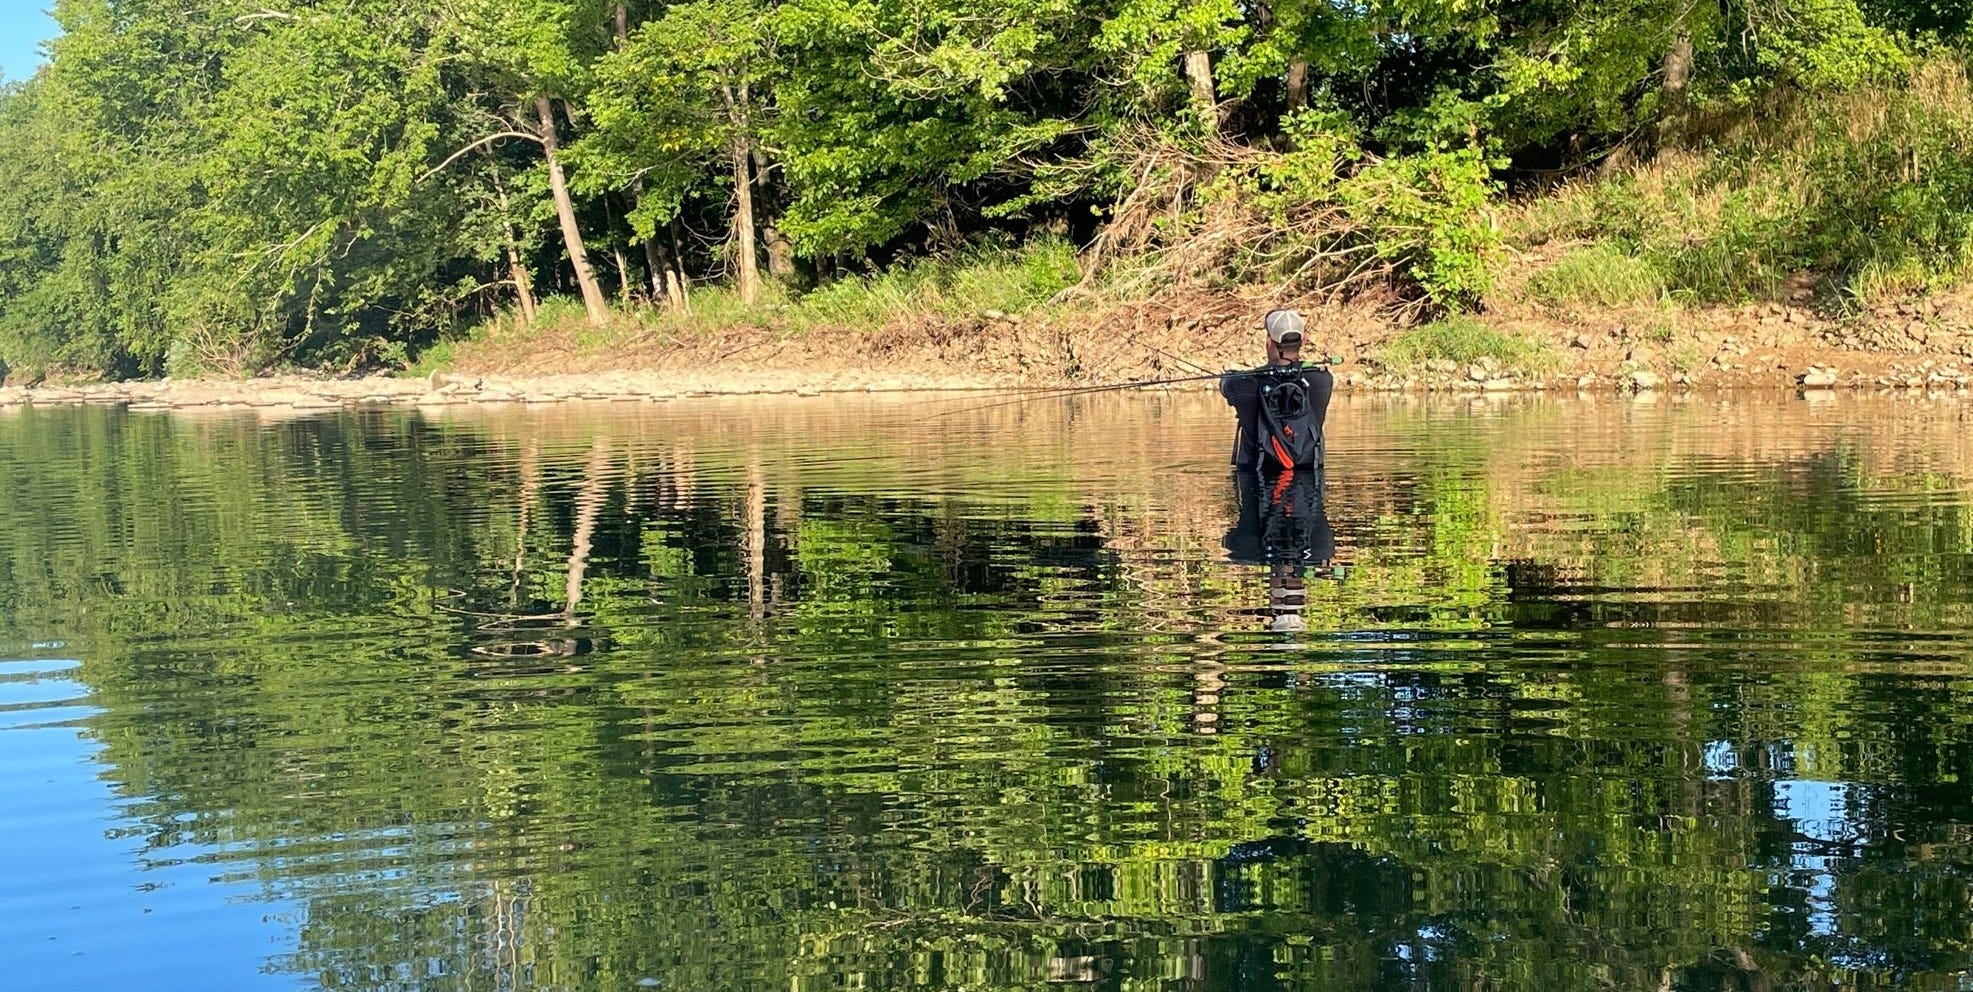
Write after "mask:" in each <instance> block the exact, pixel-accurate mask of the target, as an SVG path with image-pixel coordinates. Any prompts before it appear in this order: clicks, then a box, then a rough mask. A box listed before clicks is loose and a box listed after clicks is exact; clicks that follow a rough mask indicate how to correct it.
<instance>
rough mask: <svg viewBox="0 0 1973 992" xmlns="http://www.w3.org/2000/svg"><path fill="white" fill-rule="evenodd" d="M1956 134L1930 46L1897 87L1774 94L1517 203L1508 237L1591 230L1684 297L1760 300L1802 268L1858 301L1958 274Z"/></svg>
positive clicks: (1966, 119)
mask: <svg viewBox="0 0 1973 992" xmlns="http://www.w3.org/2000/svg"><path fill="white" fill-rule="evenodd" d="M1969 143H1973V85H1969V83H1968V80H1967V75H1966V69H1965V66H1964V64H1963V63H1961V62H1959V61H1957V60H1955V59H1933V60H1931V61H1928V62H1927V63H1925V64H1924V65H1922V66H1920V67H1919V68H1918V69H1917V70H1916V71H1915V72H1914V73H1913V75H1912V77H1911V79H1910V80H1909V81H1907V82H1906V83H1905V84H1904V85H1901V86H1898V87H1895V88H1877V87H1873V88H1868V89H1864V90H1860V91H1858V92H1855V93H1852V94H1844V95H1841V96H1832V97H1829V98H1827V99H1825V100H1822V101H1818V102H1816V103H1813V104H1799V105H1796V106H1792V107H1788V108H1785V109H1784V110H1783V111H1782V112H1780V113H1778V114H1774V115H1772V116H1771V117H1769V118H1767V119H1762V120H1756V121H1753V122H1751V123H1749V124H1747V125H1745V126H1743V127H1742V128H1741V129H1739V130H1737V131H1736V132H1734V133H1732V134H1730V135H1728V136H1727V137H1725V138H1723V139H1721V140H1719V141H1718V142H1716V144H1715V147H1714V148H1713V150H1711V151H1709V152H1708V153H1706V154H1694V153H1680V154H1669V155H1663V156H1660V157H1659V158H1658V159H1657V160H1655V161H1652V162H1649V163H1645V164H1642V165H1640V166H1636V167H1634V168H1631V169H1629V170H1626V171H1625V172H1623V173H1622V174H1620V175H1618V176H1615V177H1612V178H1609V179H1604V180H1598V181H1595V182H1588V183H1583V184H1580V185H1578V186H1575V187H1573V188H1570V189H1566V190H1564V191H1562V192H1561V193H1560V194H1558V195H1555V196H1552V197H1548V198H1545V199H1540V200H1536V201H1533V202H1531V203H1529V204H1528V205H1526V206H1525V207H1524V208H1523V210H1522V212H1521V214H1520V218H1519V223H1518V225H1517V226H1518V231H1517V237H1519V238H1520V239H1522V240H1524V241H1527V242H1531V243H1539V242H1542V241H1546V240H1549V239H1554V238H1562V239H1582V240H1589V241H1597V242H1600V243H1601V245H1602V247H1599V248H1598V249H1596V251H1597V252H1599V253H1600V254H1601V255H1604V256H1616V255H1622V256H1627V257H1630V258H1632V259H1633V260H1634V262H1635V264H1636V265H1638V266H1648V267H1649V269H1650V270H1652V271H1654V272H1655V273H1658V274H1659V275H1660V276H1661V277H1662V279H1663V282H1664V285H1665V287H1666V289H1667V290H1668V291H1669V292H1671V293H1673V294H1675V295H1679V296H1685V297H1690V298H1696V299H1700V300H1709V301H1736V300H1745V299H1760V298H1768V297H1772V296H1774V295H1775V294H1777V293H1778V292H1780V291H1781V289H1782V288H1783V287H1784V286H1785V285H1787V284H1788V283H1789V282H1790V281H1791V280H1792V279H1794V278H1796V277H1798V276H1799V275H1800V274H1803V273H1806V274H1808V275H1810V276H1813V277H1816V278H1818V279H1820V280H1821V281H1823V282H1825V283H1826V284H1828V285H1830V286H1832V287H1834V288H1835V289H1838V290H1840V291H1842V292H1843V293H1845V294H1847V295H1848V296H1850V297H1852V298H1855V299H1858V300H1862V301H1864V302H1870V301H1873V300H1875V299H1878V298H1881V297H1883V296H1885V295H1901V294H1904V293H1909V292H1913V291H1917V290H1921V289H1937V288H1943V287H1945V286H1948V285H1952V284H1955V283H1957V282H1959V281H1961V280H1964V279H1965V278H1967V276H1968V274H1969V273H1973V207H1969V204H1973V166H1969V164H1968V163H1969V160H1968V158H1967V156H1966V155H1965V154H1964V149H1965V148H1966V147H1968V145H1969ZM1599 264H1600V263H1599ZM1538 284H1539V280H1538Z"/></svg>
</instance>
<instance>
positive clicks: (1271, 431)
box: [1219, 310, 1336, 632]
mask: <svg viewBox="0 0 1973 992" xmlns="http://www.w3.org/2000/svg"><path fill="white" fill-rule="evenodd" d="M1261 326H1262V327H1264V328H1265V329H1266V330H1267V364H1266V365H1263V366H1261V367H1260V368H1257V369H1249V370H1247V371H1234V370H1229V371H1228V372H1227V373H1226V374H1225V375H1224V376H1222V377H1221V378H1220V380H1219V392H1220V395H1221V396H1224V397H1225V398H1226V403H1227V405H1228V406H1231V407H1232V408H1233V410H1234V413H1235V415H1236V416H1237V418H1238V420H1239V433H1237V434H1236V435H1234V439H1233V475H1234V493H1235V498H1236V499H1238V500H1239V504H1240V522H1239V524H1238V525H1237V526H1235V527H1234V529H1233V531H1232V532H1230V533H1229V534H1227V536H1226V541H1225V544H1226V549H1227V551H1229V552H1231V555H1232V558H1233V560H1234V561H1237V562H1251V563H1253V564H1260V565H1266V566H1267V568H1268V598H1269V609H1268V614H1269V617H1270V619H1269V622H1268V629H1270V630H1275V631H1284V632H1286V631H1298V630H1302V629H1304V626H1305V622H1304V620H1303V619H1302V609H1303V608H1304V606H1305V605H1306V604H1307V602H1308V592H1307V587H1306V586H1305V585H1304V582H1303V577H1304V575H1305V574H1306V571H1307V569H1308V568H1310V567H1311V566H1317V567H1320V566H1326V565H1327V564H1328V563H1329V559H1330V557H1331V556H1332V555H1334V554H1335V551H1336V539H1335V535H1334V533H1333V532H1332V531H1331V530H1330V529H1329V518H1328V516H1327V515H1326V514H1324V513H1323V507H1322V455H1323V442H1322V423H1323V421H1324V419H1326V418H1327V417H1328V415H1329V396H1330V394H1331V393H1333V392H1335V389H1336V380H1335V377H1334V376H1331V375H1330V374H1329V370H1328V369H1326V368H1323V367H1321V366H1319V365H1309V364H1305V363H1303V361H1302V343H1303V341H1304V339H1305V338H1306V337H1307V327H1306V325H1304V323H1303V321H1302V315H1301V314H1299V313H1296V312H1295V311H1293V310H1276V311H1274V312H1272V313H1269V314H1268V315H1267V316H1266V317H1264V318H1262V320H1261Z"/></svg>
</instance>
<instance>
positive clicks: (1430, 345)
mask: <svg viewBox="0 0 1973 992" xmlns="http://www.w3.org/2000/svg"><path fill="white" fill-rule="evenodd" d="M1375 357H1376V361H1377V363H1378V364H1380V365H1382V366H1383V367H1385V368H1387V369H1390V370H1391V371H1393V372H1399V373H1404V372H1415V371H1418V370H1420V369H1423V368H1426V367H1427V366H1428V365H1429V364H1430V363H1432V362H1435V361H1437V362H1452V363H1454V364H1456V365H1462V366H1463V365H1472V364H1476V363H1480V364H1483V363H1492V364H1493V365H1494V366H1495V367H1497V368H1498V369H1499V370H1500V371H1502V372H1518V373H1523V374H1530V375H1538V374H1540V373H1543V372H1546V371H1548V370H1549V369H1551V368H1554V367H1555V364H1556V361H1555V353H1554V352H1552V351H1550V350H1549V349H1548V348H1547V347H1546V346H1544V345H1543V344H1541V343H1540V342H1537V341H1531V340H1529V339H1527V338H1524V337H1521V336H1519V335H1515V334H1511V333H1508V332H1506V331H1502V330H1499V329H1496V328H1493V327H1489V326H1487V325H1486V324H1484V323H1481V322H1480V321H1478V320H1475V319H1473V318H1471V317H1449V318H1447V319H1445V320H1440V321H1435V322H1433V323H1429V324H1419V325H1418V326H1416V327H1410V328H1406V329H1405V330H1404V331H1402V332H1400V333H1399V334H1398V335H1397V336H1396V337H1394V338H1392V339H1390V340H1389V341H1386V342H1385V343H1384V346H1383V347H1382V348H1381V349H1379V350H1378V352H1377V353H1376V356H1375Z"/></svg>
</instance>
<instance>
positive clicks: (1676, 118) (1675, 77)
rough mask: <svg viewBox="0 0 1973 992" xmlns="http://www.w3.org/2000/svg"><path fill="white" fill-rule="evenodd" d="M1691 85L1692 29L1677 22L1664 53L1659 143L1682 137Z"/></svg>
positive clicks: (1683, 20)
mask: <svg viewBox="0 0 1973 992" xmlns="http://www.w3.org/2000/svg"><path fill="white" fill-rule="evenodd" d="M1691 82H1692V29H1691V28H1688V27H1686V25H1685V18H1684V16H1682V15H1681V16H1680V17H1679V19H1678V27H1677V33H1676V34H1674V35H1673V36H1672V47H1671V48H1670V49H1668V50H1667V51H1666V52H1665V108H1664V111H1663V117H1661V118H1660V120H1659V122H1658V141H1659V143H1660V144H1670V143H1672V142H1675V141H1678V140H1680V139H1681V138H1683V137H1684V136H1685V123H1686V111H1687V106H1686V87H1687V86H1689V85H1690V84H1691Z"/></svg>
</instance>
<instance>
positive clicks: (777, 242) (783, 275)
mask: <svg viewBox="0 0 1973 992" xmlns="http://www.w3.org/2000/svg"><path fill="white" fill-rule="evenodd" d="M761 238H762V240H764V241H766V242H767V275H768V278H770V279H773V280H774V281H775V282H779V283H788V282H793V281H794V278H795V244H794V242H792V241H789V240H788V236H787V235H785V234H782V233H781V229H780V228H778V227H775V226H774V225H773V224H768V225H766V226H765V227H763V228H761Z"/></svg>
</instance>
